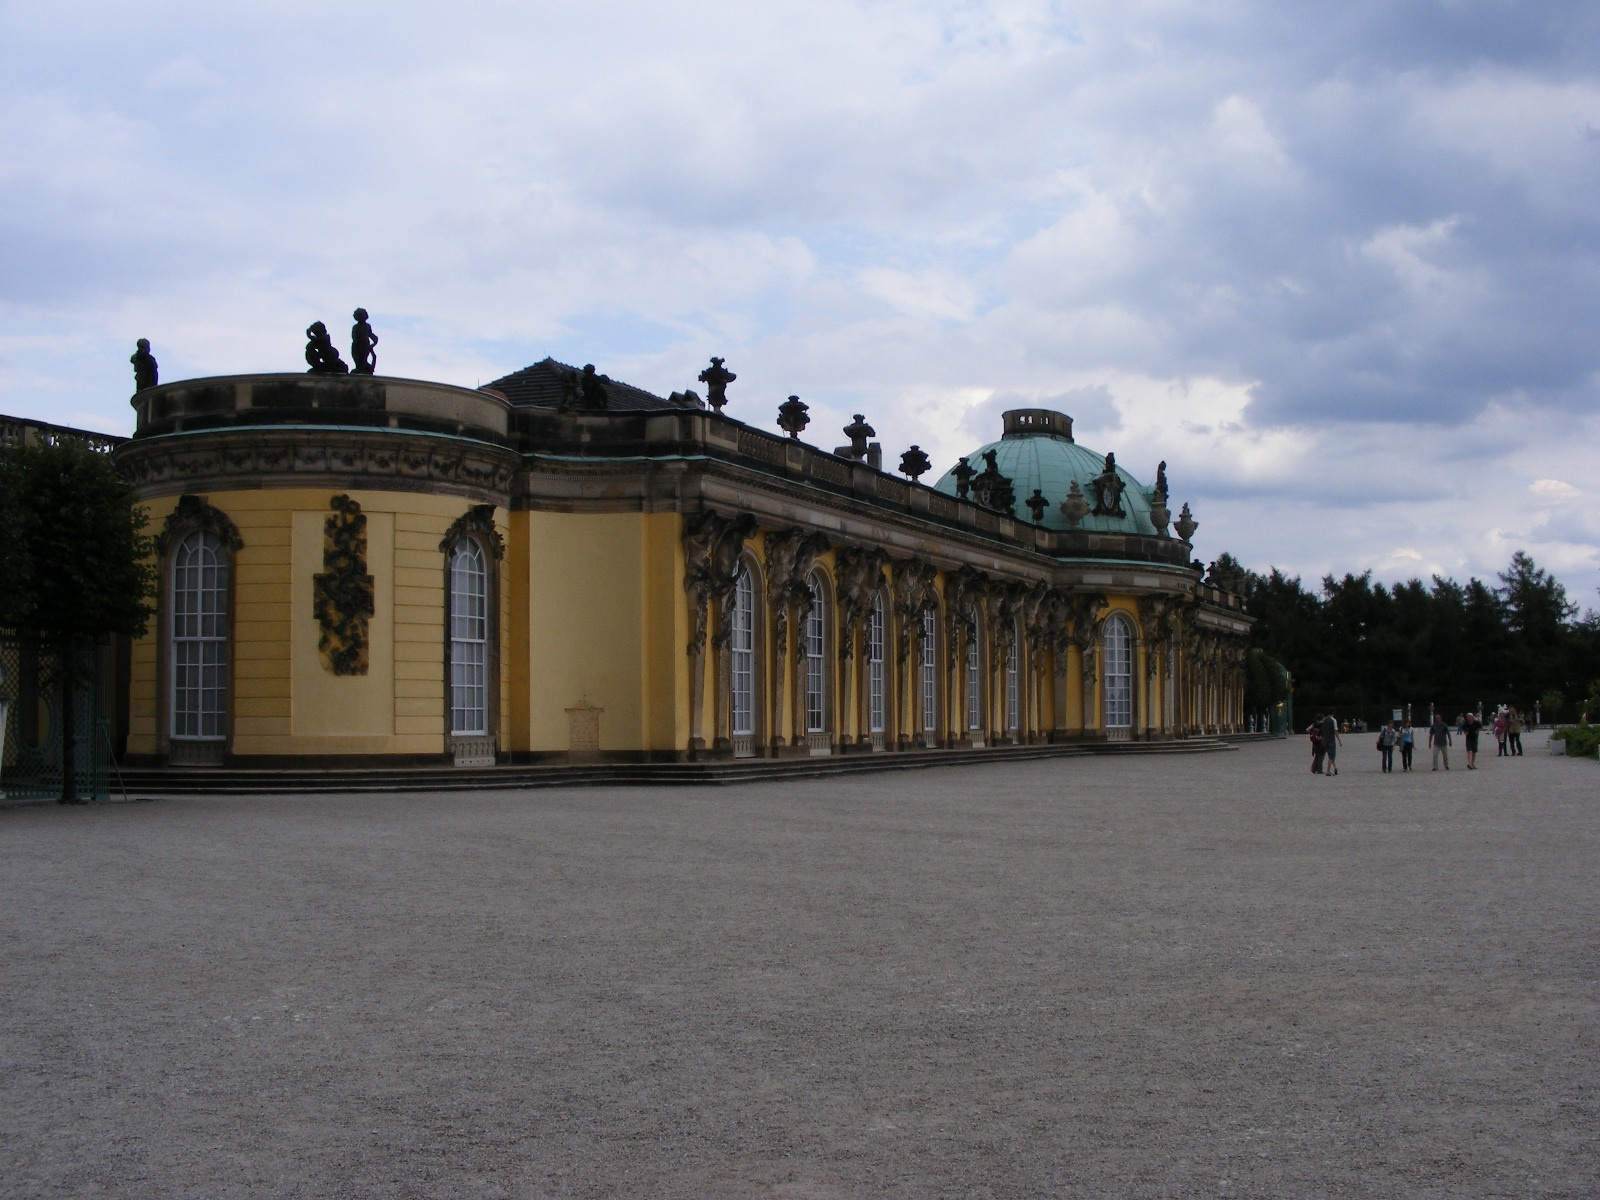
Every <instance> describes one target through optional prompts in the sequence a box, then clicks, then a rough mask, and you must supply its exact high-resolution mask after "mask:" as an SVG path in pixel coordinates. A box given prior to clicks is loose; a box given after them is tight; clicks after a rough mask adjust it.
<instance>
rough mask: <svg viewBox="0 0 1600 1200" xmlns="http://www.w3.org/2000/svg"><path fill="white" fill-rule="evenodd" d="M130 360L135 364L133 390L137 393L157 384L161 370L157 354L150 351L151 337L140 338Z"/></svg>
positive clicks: (135, 344)
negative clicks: (158, 367) (157, 361)
mask: <svg viewBox="0 0 1600 1200" xmlns="http://www.w3.org/2000/svg"><path fill="white" fill-rule="evenodd" d="M128 361H129V362H131V363H132V364H133V390H134V394H135V395H137V394H138V393H139V392H142V391H144V390H145V389H146V388H153V387H155V386H156V378H157V376H158V375H159V370H158V369H157V366H156V360H155V356H154V355H152V354H151V353H150V339H149V338H140V339H139V340H138V341H137V342H135V343H134V350H133V357H132V358H130V359H128Z"/></svg>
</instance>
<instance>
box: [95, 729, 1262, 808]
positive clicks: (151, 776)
mask: <svg viewBox="0 0 1600 1200" xmlns="http://www.w3.org/2000/svg"><path fill="white" fill-rule="evenodd" d="M1233 748H1234V747H1232V746H1230V745H1228V744H1227V743H1226V742H1224V741H1222V740H1221V739H1219V738H1212V737H1194V738H1183V739H1176V740H1172V741H1159V742H1084V743H1067V744H1060V745H1042V746H995V747H991V748H988V749H975V750H907V751H898V752H894V753H876V754H844V755H827V756H819V757H816V758H787V759H770V758H742V759H734V760H732V761H720V762H703V763H605V762H602V763H592V764H582V765H576V764H567V763H561V764H556V765H551V766H539V765H533V766H494V767H446V766H439V767H410V768H389V769H385V768H377V769H360V768H317V767H285V768H256V767H241V768H218V767H124V768H122V770H121V772H120V779H118V778H117V777H116V776H113V780H112V784H113V787H112V792H113V794H114V795H121V794H123V793H124V792H125V793H126V794H127V795H129V796H134V795H137V796H141V797H143V796H160V795H215V796H232V795H269V794H290V795H314V794H317V793H328V792H454V791H485V790H506V791H514V790H519V789H524V788H550V787H605V786H686V785H712V786H715V785H726V784H734V783H754V782H760V781H764V780H777V779H797V778H814V777H817V776H826V775H838V774H855V773H857V772H862V771H908V770H919V769H922V768H926V767H940V766H975V765H978V764H981V763H986V762H987V763H993V762H1018V761H1022V760H1026V759H1037V758H1075V757H1081V756H1085V755H1091V754H1100V755H1105V754H1203V753H1213V752H1216V751H1222V750H1231V749H1233Z"/></svg>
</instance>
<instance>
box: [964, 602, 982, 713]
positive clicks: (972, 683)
mask: <svg viewBox="0 0 1600 1200" xmlns="http://www.w3.org/2000/svg"><path fill="white" fill-rule="evenodd" d="M979 636H980V630H979V627H978V626H977V625H974V626H973V629H972V637H971V638H970V640H969V641H968V642H967V728H968V729H982V728H983V705H982V704H981V703H980V702H979V701H980V698H979V695H978V691H979V686H978V685H979V682H980V681H981V679H982V674H981V672H980V671H979V669H978V668H979V665H980V664H979V662H978V638H979Z"/></svg>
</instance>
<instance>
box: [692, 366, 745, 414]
mask: <svg viewBox="0 0 1600 1200" xmlns="http://www.w3.org/2000/svg"><path fill="white" fill-rule="evenodd" d="M722 363H723V360H722V359H720V358H716V357H713V358H712V359H711V365H710V366H709V367H707V368H706V369H705V370H704V371H701V372H700V374H699V376H698V378H699V380H700V382H701V383H703V384H705V385H706V403H707V404H709V405H710V406H711V411H712V412H717V413H720V412H721V411H722V406H723V405H724V404H726V403H727V402H728V385H729V384H730V383H732V382H733V381H734V380H735V379H737V378H739V377H738V376H737V375H735V374H734V373H733V372H732V371H730V370H728V369H727V368H726V367H724V366H723V365H722ZM690 395H693V393H692V392H691V393H690Z"/></svg>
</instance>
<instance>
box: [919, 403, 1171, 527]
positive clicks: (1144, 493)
mask: <svg viewBox="0 0 1600 1200" xmlns="http://www.w3.org/2000/svg"><path fill="white" fill-rule="evenodd" d="M1002 419H1003V420H1004V422H1005V432H1004V435H1003V436H1002V437H1001V438H1000V440H999V441H998V442H990V443H988V444H987V445H985V446H979V447H978V448H977V449H976V450H974V451H973V452H972V453H971V454H968V455H967V456H966V457H967V463H968V465H969V466H970V467H971V468H972V469H973V471H974V472H981V471H983V470H984V468H985V462H984V457H983V456H984V455H985V454H986V453H988V452H989V451H991V450H992V451H994V456H995V468H996V469H997V470H998V471H999V472H1000V474H1002V475H1006V476H1009V477H1010V479H1011V486H1012V488H1013V489H1014V490H1015V492H1016V501H1015V503H1014V504H1013V506H1012V509H1011V511H1012V513H1013V515H1015V516H1016V518H1017V519H1018V520H1019V521H1026V522H1027V523H1028V524H1030V525H1031V524H1032V523H1033V513H1032V511H1031V510H1030V509H1029V508H1028V506H1027V503H1026V502H1027V499H1028V497H1029V496H1031V495H1033V492H1034V489H1035V488H1037V489H1038V490H1039V491H1040V493H1042V494H1043V496H1044V498H1045V500H1046V502H1047V503H1048V507H1047V508H1046V509H1045V510H1044V520H1043V521H1042V522H1041V524H1042V525H1043V526H1044V527H1045V528H1046V529H1070V528H1072V526H1071V525H1070V523H1069V522H1068V521H1067V518H1066V516H1065V514H1063V513H1062V511H1061V502H1062V501H1063V500H1065V499H1066V498H1067V494H1068V492H1069V491H1070V490H1071V487H1072V485H1073V484H1074V483H1076V484H1077V485H1078V490H1079V491H1080V492H1082V493H1083V499H1084V502H1085V503H1086V504H1087V505H1088V510H1089V511H1088V512H1087V513H1086V514H1085V515H1084V517H1083V520H1082V521H1081V522H1080V523H1079V524H1078V528H1079V529H1082V530H1086V531H1088V532H1090V533H1133V534H1144V535H1145V536H1147V537H1155V536H1158V534H1157V530H1156V527H1155V524H1154V522H1152V521H1151V519H1150V503H1151V500H1152V497H1153V493H1154V489H1152V488H1148V487H1146V486H1145V485H1144V484H1142V483H1140V482H1139V481H1138V480H1137V479H1135V478H1134V477H1133V476H1132V475H1130V474H1128V472H1127V471H1125V470H1123V468H1122V465H1121V464H1120V463H1114V464H1113V468H1114V470H1115V472H1116V477H1117V478H1118V479H1120V480H1121V481H1122V484H1123V485H1124V486H1123V488H1122V495H1121V497H1120V505H1121V508H1122V512H1123V515H1122V516H1115V515H1099V516H1097V515H1095V513H1094V509H1095V507H1096V500H1097V496H1096V488H1095V481H1096V480H1097V479H1099V478H1100V476H1101V475H1102V474H1103V473H1104V472H1105V468H1106V456H1105V455H1103V454H1096V453H1095V452H1094V451H1093V450H1089V449H1086V448H1085V447H1083V446H1080V445H1078V444H1077V443H1076V442H1074V441H1073V440H1072V418H1071V417H1069V416H1067V415H1065V414H1064V413H1058V412H1051V411H1050V410H1049V409H1043V408H1018V409H1012V410H1011V411H1010V412H1007V413H1005V414H1004V416H1003V417H1002ZM974 478H976V476H974ZM934 487H935V488H936V489H937V490H939V491H941V492H944V493H946V494H947V495H951V496H954V495H956V472H955V468H954V467H952V468H951V469H950V470H948V471H946V472H945V473H944V475H942V476H941V477H940V479H939V482H938V483H936V484H935V485H934ZM969 495H970V493H969Z"/></svg>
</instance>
